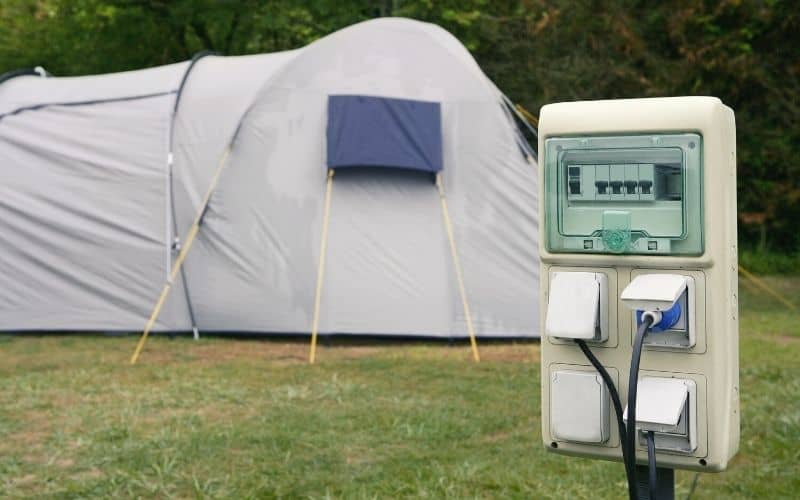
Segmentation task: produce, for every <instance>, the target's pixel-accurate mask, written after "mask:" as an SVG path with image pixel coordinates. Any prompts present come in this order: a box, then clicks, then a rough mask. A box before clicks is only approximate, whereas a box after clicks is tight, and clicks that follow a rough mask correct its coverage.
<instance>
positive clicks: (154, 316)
mask: <svg viewBox="0 0 800 500" xmlns="http://www.w3.org/2000/svg"><path fill="white" fill-rule="evenodd" d="M230 152H231V147H230V145H228V147H227V148H225V151H224V152H223V153H222V157H220V160H219V164H218V165H217V170H216V171H215V172H214V177H212V179H211V184H210V185H209V187H208V191H206V195H205V197H204V198H203V202H202V203H201V204H200V210H198V212H197V216H196V217H195V219H194V222H193V223H192V226H191V227H190V228H189V233H188V234H187V235H186V242H185V243H184V244H183V248H181V251H180V253H179V254H178V258H177V259H176V260H175V265H173V266H172V272H171V273H170V274H169V277H168V278H167V282H166V283H165V284H164V288H163V289H162V290H161V295H159V296H158V300H156V305H155V307H153V312H152V313H151V314H150V318H149V319H148V320H147V324H146V325H145V327H144V331H143V332H142V336H141V338H140V339H139V343H138V344H136V350H135V351H133V355H132V356H131V364H132V365H135V364H136V362H137V361H138V360H139V355H140V354H141V353H142V349H143V348H144V344H145V342H147V337H148V336H149V335H150V330H151V329H152V328H153V326H154V325H155V324H156V320H158V315H159V314H160V313H161V308H162V307H164V302H165V301H166V300H167V296H168V295H169V291H170V289H171V288H172V282H173V281H174V280H175V277H176V276H177V275H178V273H179V272H180V270H181V266H183V262H184V261H185V260H186V256H187V255H188V254H189V249H191V248H192V244H193V243H194V240H195V237H196V236H197V233H198V232H199V231H200V224H201V222H202V220H203V214H205V212H206V208H207V207H208V202H209V200H210V199H211V194H212V193H213V192H214V189H215V188H216V186H217V182H219V177H220V174H221V173H222V169H223V168H224V167H225V162H226V160H227V159H228V155H229V154H230Z"/></svg>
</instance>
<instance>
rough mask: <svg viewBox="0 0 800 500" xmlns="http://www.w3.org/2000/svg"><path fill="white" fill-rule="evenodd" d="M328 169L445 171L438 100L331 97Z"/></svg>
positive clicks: (328, 129)
mask: <svg viewBox="0 0 800 500" xmlns="http://www.w3.org/2000/svg"><path fill="white" fill-rule="evenodd" d="M326 138H327V145H328V152H327V158H328V168H342V167H364V166H370V167H385V168H390V167H394V168H407V169H411V170H422V171H424V172H438V171H439V170H441V169H442V117H441V106H440V105H439V103H438V102H423V101H415V100H411V99H390V98H386V97H374V96H358V95H332V96H329V97H328V126H327V137H326Z"/></svg>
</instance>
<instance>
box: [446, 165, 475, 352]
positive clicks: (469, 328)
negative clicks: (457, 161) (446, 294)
mask: <svg viewBox="0 0 800 500" xmlns="http://www.w3.org/2000/svg"><path fill="white" fill-rule="evenodd" d="M436 187H437V188H438V189H439V199H440V200H441V202H442V218H443V219H444V227H445V230H446V231H447V239H448V240H449V242H450V254H451V255H452V257H453V267H454V268H455V271H456V281H458V291H459V294H460V295H461V305H462V306H463V307H464V316H465V317H466V320H467V332H469V343H470V346H471V347H472V358H473V359H474V360H475V362H476V363H477V362H479V361H480V360H481V356H480V354H479V353H478V342H477V341H476V340H475V329H474V328H473V326H472V313H470V310H469V302H467V292H466V289H465V287H464V277H463V276H462V273H461V261H460V260H459V258H458V251H457V250H456V239H455V236H453V224H452V222H451V221H450V210H448V208H447V199H446V198H445V196H444V182H443V181H442V174H441V172H440V173H438V174H436Z"/></svg>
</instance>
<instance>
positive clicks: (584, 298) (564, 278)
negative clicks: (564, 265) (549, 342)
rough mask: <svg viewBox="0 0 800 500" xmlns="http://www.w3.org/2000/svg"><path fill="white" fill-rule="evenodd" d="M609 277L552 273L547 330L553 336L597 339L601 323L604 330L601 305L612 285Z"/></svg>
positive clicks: (595, 274)
mask: <svg viewBox="0 0 800 500" xmlns="http://www.w3.org/2000/svg"><path fill="white" fill-rule="evenodd" d="M606 280H607V278H606V275H605V274H603V273H587V272H572V271H563V272H554V273H552V274H551V276H550V294H549V299H548V303H547V318H546V320H545V326H544V329H545V333H546V334H547V335H549V336H551V337H561V338H570V339H587V340H591V339H594V337H595V333H596V328H597V327H598V326H600V327H601V331H602V330H604V328H603V325H601V324H600V319H601V318H600V305H601V295H603V298H605V294H606V289H607V288H608V287H607V285H606ZM604 306H605V307H607V305H605V304H604ZM602 333H603V336H605V332H602Z"/></svg>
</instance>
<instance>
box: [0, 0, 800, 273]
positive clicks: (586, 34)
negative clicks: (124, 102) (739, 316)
mask: <svg viewBox="0 0 800 500" xmlns="http://www.w3.org/2000/svg"><path fill="white" fill-rule="evenodd" d="M384 15H395V16H407V17H413V18H417V19H422V20H426V21H431V22H434V23H437V24H440V25H441V26H443V27H444V28H446V29H448V30H449V31H450V32H452V33H453V34H454V35H456V36H457V37H458V38H459V39H460V40H461V41H462V42H463V43H464V44H465V45H466V46H467V47H468V48H469V49H470V50H471V51H472V53H473V54H474V55H475V57H476V59H477V60H478V62H479V63H480V64H481V66H482V67H483V69H484V70H485V71H486V73H487V74H488V75H489V76H490V77H491V78H492V79H493V80H494V81H495V82H497V84H498V85H499V86H500V87H501V88H502V89H504V91H505V92H506V94H508V95H509V97H511V99H513V100H514V101H516V102H520V103H522V104H523V105H524V106H525V107H526V108H528V109H529V110H531V111H533V112H534V113H536V112H537V111H538V109H539V107H540V106H541V105H543V104H545V103H549V102H555V101H560V100H576V99H594V98H610V97H640V96H666V95H685V94H704V95H715V96H718V97H720V98H722V100H723V101H725V102H726V103H727V104H729V105H731V106H732V107H733V108H734V109H735V111H736V118H737V125H738V142H739V207H740V212H741V214H742V218H741V220H740V222H741V223H740V239H741V243H742V247H743V248H745V249H751V250H752V252H750V253H749V254H748V255H749V257H748V258H749V259H750V261H752V262H754V263H757V264H759V265H760V263H761V262H762V261H764V263H766V264H769V265H770V266H777V267H782V266H783V265H784V264H785V265H787V266H790V267H792V266H793V267H794V268H797V267H798V264H797V262H798V259H797V258H787V259H784V261H785V262H784V261H781V262H784V264H780V265H778V264H777V263H778V262H779V261H778V260H776V258H775V257H772V255H773V254H774V253H781V254H793V253H796V249H797V248H798V246H800V231H798V229H797V222H798V221H799V220H800V182H799V181H798V178H800V162H798V161H797V160H796V151H795V150H796V147H795V146H796V145H797V144H798V143H800V99H799V98H798V95H800V2H796V1H795V0H760V1H757V0H750V1H748V0H721V1H702V0H675V1H666V2H664V1H655V0H651V1H647V0H639V1H633V0H607V1H590V0H505V1H504V0H492V1H490V0H457V1H456V0H443V1H440V0H436V1H433V0H407V1H405V0H382V1H377V0H335V1H334V0H313V1H289V0H171V1H168V0H3V1H2V3H0V72H1V71H5V70H11V69H15V68H20V67H30V66H36V65H42V66H44V67H46V68H47V69H48V70H49V71H50V72H52V73H53V74H55V75H82V74H89V73H102V72H110V71H121V70H127V69H135V68H143V67H148V66H155V65H160V64H166V63H171V62H176V61H181V60H185V59H188V58H190V57H191V56H192V55H193V54H194V53H195V52H198V51H200V50H203V49H209V50H214V51H217V52H220V53H223V54H245V53H254V52H269V51H276V50H283V49H289V48H295V47H299V46H302V45H305V44H307V43H308V42H310V41H313V40H315V39H317V38H319V37H322V36H324V35H325V34H327V33H330V32H332V31H335V30H337V29H339V28H341V27H344V26H347V25H349V24H352V23H355V22H358V21H361V20H365V19H369V18H372V17H377V16H384ZM770 262H771V264H770ZM766 264H765V265H766ZM767 267H769V266H767ZM778 270H785V269H783V268H782V269H778Z"/></svg>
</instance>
